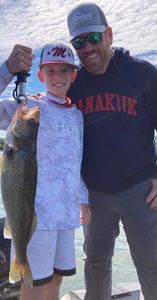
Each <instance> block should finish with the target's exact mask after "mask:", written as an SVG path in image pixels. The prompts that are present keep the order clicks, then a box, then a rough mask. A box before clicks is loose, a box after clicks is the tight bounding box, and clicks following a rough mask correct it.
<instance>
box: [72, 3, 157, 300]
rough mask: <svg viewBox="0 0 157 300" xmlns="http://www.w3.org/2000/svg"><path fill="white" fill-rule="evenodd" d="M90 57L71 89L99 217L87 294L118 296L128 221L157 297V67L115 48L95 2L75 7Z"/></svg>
mask: <svg viewBox="0 0 157 300" xmlns="http://www.w3.org/2000/svg"><path fill="white" fill-rule="evenodd" d="M67 22H68V28H69V32H70V38H71V43H72V45H73V47H74V48H75V50H76V52H77V55H78V57H79V59H80V61H81V63H82V65H83V67H82V68H81V69H80V71H79V72H78V76H77V79H76V81H75V83H74V84H73V85H72V87H71V89H70V92H69V96H70V98H71V99H74V100H75V101H76V104H77V106H78V107H79V108H80V109H81V110H82V112H83V113H84V121H85V131H84V156H83V164H82V174H83V178H84V180H85V182H86V184H87V186H88V188H89V196H90V197H89V199H90V207H91V211H92V220H91V223H90V224H88V226H86V228H85V244H84V250H85V253H86V256H87V259H86V262H85V284H86V295H85V300H109V299H111V282H112V278H111V275H112V267H111V264H112V257H113V253H114V245H115V239H116V237H117V236H118V234H119V222H120V220H121V222H122V223H123V226H124V230H125V233H126V236H127V241H128V243H129V247H130V252H131V255H132V258H133V261H134V264H135V267H136V269H137V273H138V277H139V281H140V284H141V288H142V292H143V295H144V297H145V300H155V299H156V297H157V284H156V283H157V251H156V249H157V212H156V209H157V180H156V179H155V177H156V173H157V166H156V154H155V147H154V129H157V70H156V69H155V67H154V66H152V65H151V64H150V63H148V62H145V61H142V60H138V59H136V58H133V57H131V56H130V54H129V52H128V51H126V50H125V49H122V48H112V47H111V46H112V40H113V35H112V29H111V27H110V26H109V25H108V23H107V20H106V18H105V15H104V13H103V11H102V10H101V8H100V7H98V6H97V5H96V4H95V3H90V2H88V3H81V4H79V5H78V6H76V7H74V8H73V9H72V10H71V12H70V13H69V15H68V19H67Z"/></svg>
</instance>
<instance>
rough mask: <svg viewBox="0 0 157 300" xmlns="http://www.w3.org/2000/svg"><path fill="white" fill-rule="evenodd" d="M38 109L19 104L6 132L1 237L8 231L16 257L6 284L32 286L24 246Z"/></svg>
mask: <svg viewBox="0 0 157 300" xmlns="http://www.w3.org/2000/svg"><path fill="white" fill-rule="evenodd" d="M39 115H40V110H39V108H38V107H35V108H32V109H28V108H27V106H26V105H25V104H24V103H22V102H21V104H20V105H19V107H18V109H17V111H16V113H15V115H14V117H13V120H12V122H11V124H10V126H9V128H8V130H7V134H6V140H5V144H4V150H3V159H2V166H1V192H2V200H3V204H4V209H5V212H6V225H5V227H4V237H6V238H9V237H10V236H9V231H10V233H11V238H12V240H13V244H14V251H15V255H14V258H13V262H12V264H11V266H10V272H9V281H10V282H11V283H15V282H18V281H20V280H21V279H22V280H23V282H24V284H25V285H26V286H28V287H32V286H33V279H32V273H31V269H30V266H29V263H28V259H27V254H26V251H27V244H28V242H29V240H30V238H31V236H32V234H33V231H34V230H35V227H36V218H35V210H34V199H35V193H36V184H37V161H36V139H37V132H38V125H39Z"/></svg>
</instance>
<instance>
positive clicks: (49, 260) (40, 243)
mask: <svg viewBox="0 0 157 300" xmlns="http://www.w3.org/2000/svg"><path fill="white" fill-rule="evenodd" d="M74 233H75V231H74V230H48V231H46V230H36V231H35V232H34V234H33V236H32V238H31V240H30V242H29V244H28V246H27V258H28V261H29V264H30V268H31V271H32V275H33V284H34V286H38V285H43V284H46V283H49V282H50V281H51V280H52V278H53V274H57V275H60V276H70V275H73V274H75V273H76V269H75V249H74ZM13 252H14V250H13V246H12V247H11V259H12V258H13Z"/></svg>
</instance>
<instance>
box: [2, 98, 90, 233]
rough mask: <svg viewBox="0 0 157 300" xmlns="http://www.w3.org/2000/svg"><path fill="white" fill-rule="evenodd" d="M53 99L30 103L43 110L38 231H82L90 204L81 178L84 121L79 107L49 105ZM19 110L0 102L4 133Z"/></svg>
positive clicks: (37, 203) (38, 137)
mask: <svg viewBox="0 0 157 300" xmlns="http://www.w3.org/2000/svg"><path fill="white" fill-rule="evenodd" d="M50 97H51V96H50V95H49V94H48V95H47V96H46V95H45V96H43V97H42V99H40V100H34V99H32V98H29V101H28V106H29V107H34V106H39V107H40V125H39V129H38V136H37V163H38V178H37V190H36V197H35V210H36V213H37V228H38V229H40V230H44V229H46V230H49V229H50V230H51V229H75V228H77V227H79V214H80V203H88V191H87V188H86V186H85V184H84V182H83V181H82V179H81V175H80V170H81V161H82V147H83V117H82V113H81V111H79V110H78V109H77V108H76V107H75V106H73V107H70V108H66V107H63V106H61V105H58V104H55V103H53V102H51V101H49V100H48V98H50ZM16 108H17V105H16V103H15V101H14V100H3V101H0V120H1V122H0V129H7V127H8V125H9V123H10V121H11V117H12V115H13V113H14V112H15V110H16ZM30 172H31V170H30Z"/></svg>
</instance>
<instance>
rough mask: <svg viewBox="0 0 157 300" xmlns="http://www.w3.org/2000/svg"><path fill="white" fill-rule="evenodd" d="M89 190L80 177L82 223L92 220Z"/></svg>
mask: <svg viewBox="0 0 157 300" xmlns="http://www.w3.org/2000/svg"><path fill="white" fill-rule="evenodd" d="M88 196H89V195H88V190H87V187H86V185H85V183H84V181H83V180H82V178H80V224H81V225H82V224H86V223H89V222H90V220H91V210H90V208H89V205H88Z"/></svg>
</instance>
